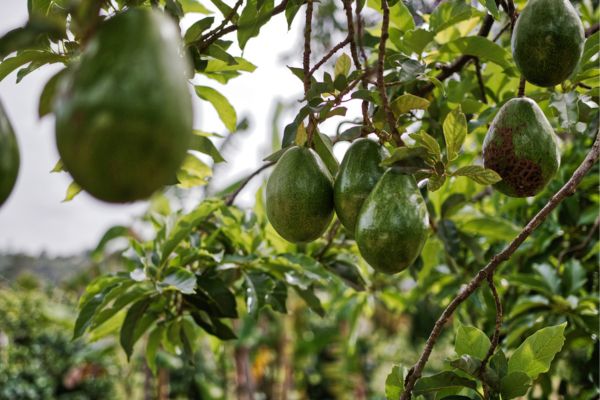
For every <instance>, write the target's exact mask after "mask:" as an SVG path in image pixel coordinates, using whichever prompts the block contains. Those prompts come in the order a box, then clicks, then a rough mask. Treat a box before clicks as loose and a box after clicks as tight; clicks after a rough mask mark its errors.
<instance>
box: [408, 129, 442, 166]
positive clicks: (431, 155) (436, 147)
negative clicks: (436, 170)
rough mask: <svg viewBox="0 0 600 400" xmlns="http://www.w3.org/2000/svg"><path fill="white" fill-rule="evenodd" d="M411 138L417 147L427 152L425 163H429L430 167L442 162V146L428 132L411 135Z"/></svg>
mask: <svg viewBox="0 0 600 400" xmlns="http://www.w3.org/2000/svg"><path fill="white" fill-rule="evenodd" d="M409 136H410V137H411V138H412V139H413V140H414V141H415V143H416V144H417V145H419V146H421V147H423V148H425V150H426V151H427V159H426V160H425V161H427V163H428V164H429V165H431V166H434V165H435V164H436V162H438V161H441V160H442V150H441V149H440V144H439V143H438V142H437V140H435V139H434V138H433V137H432V136H431V135H429V134H428V133H427V132H425V131H420V132H419V133H411V134H410V135H409Z"/></svg>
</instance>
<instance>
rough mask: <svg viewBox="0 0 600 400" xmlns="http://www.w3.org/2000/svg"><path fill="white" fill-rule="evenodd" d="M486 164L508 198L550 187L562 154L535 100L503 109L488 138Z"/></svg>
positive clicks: (512, 102) (516, 102)
mask: <svg viewBox="0 0 600 400" xmlns="http://www.w3.org/2000/svg"><path fill="white" fill-rule="evenodd" d="M483 163H484V165H485V167H486V168H490V169H493V170H494V171H496V172H497V173H498V174H499V175H500V176H501V177H502V180H501V181H500V182H498V183H496V184H495V185H494V187H495V188H496V189H497V190H499V191H500V192H502V193H504V194H506V195H508V196H513V197H527V196H534V195H536V194H537V193H539V192H540V191H541V190H542V189H543V188H544V187H545V186H546V185H547V184H548V182H549V181H550V179H552V177H553V176H554V174H555V173H556V171H558V167H559V166H560V153H559V151H558V145H557V139H556V135H555V134H554V131H553V130H552V127H551V126H550V123H549V122H548V120H547V119H546V116H545V115H544V113H543V111H542V110H541V109H540V107H539V106H538V105H537V104H536V103H535V101H533V100H531V99H529V98H526V97H520V98H515V99H511V100H509V101H508V102H507V103H506V104H504V106H502V108H501V109H500V111H498V114H497V115H496V117H495V118H494V120H493V121H492V125H491V126H490V130H489V131H488V133H487V135H486V136H485V140H484V142H483Z"/></svg>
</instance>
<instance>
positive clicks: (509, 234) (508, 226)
mask: <svg viewBox="0 0 600 400" xmlns="http://www.w3.org/2000/svg"><path fill="white" fill-rule="evenodd" d="M458 225H459V229H460V230H461V231H463V232H465V233H470V234H474V235H479V236H483V237H487V238H488V239H491V240H504V241H509V240H512V239H514V237H515V236H517V235H518V234H519V232H520V231H521V230H520V229H519V228H518V227H517V226H515V225H513V224H512V223H511V222H509V221H507V220H505V219H501V218H492V217H474V218H470V219H468V220H467V221H466V222H460V223H459V224H458Z"/></svg>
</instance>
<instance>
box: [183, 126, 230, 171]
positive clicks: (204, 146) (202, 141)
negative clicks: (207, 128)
mask: <svg viewBox="0 0 600 400" xmlns="http://www.w3.org/2000/svg"><path fill="white" fill-rule="evenodd" d="M207 136H208V134H207V133H204V132H201V131H196V130H195V131H194V136H192V143H191V144H190V150H194V151H199V152H201V153H204V154H206V155H208V156H210V157H211V158H212V159H213V161H214V162H215V163H217V164H218V163H222V162H225V159H224V158H223V156H222V155H221V153H220V152H219V150H218V149H217V147H216V146H215V145H214V144H213V142H212V140H210V139H209V138H208V137H207Z"/></svg>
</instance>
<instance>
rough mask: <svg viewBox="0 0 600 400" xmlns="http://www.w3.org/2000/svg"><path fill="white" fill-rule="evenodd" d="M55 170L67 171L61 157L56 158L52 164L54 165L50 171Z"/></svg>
mask: <svg viewBox="0 0 600 400" xmlns="http://www.w3.org/2000/svg"><path fill="white" fill-rule="evenodd" d="M57 172H67V170H66V169H65V165H64V164H63V162H62V160H61V159H58V161H57V162H56V164H54V167H52V169H51V170H50V173H57Z"/></svg>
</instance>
